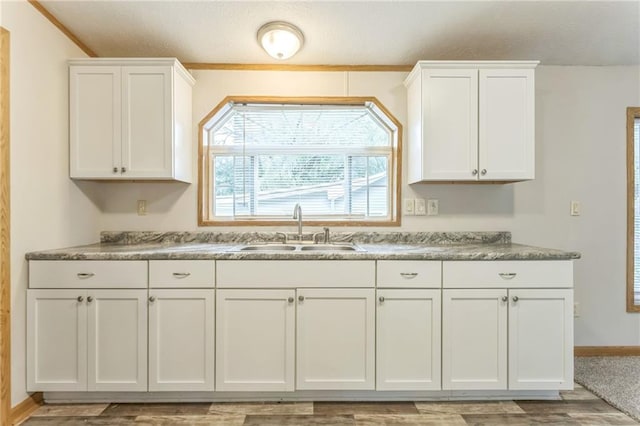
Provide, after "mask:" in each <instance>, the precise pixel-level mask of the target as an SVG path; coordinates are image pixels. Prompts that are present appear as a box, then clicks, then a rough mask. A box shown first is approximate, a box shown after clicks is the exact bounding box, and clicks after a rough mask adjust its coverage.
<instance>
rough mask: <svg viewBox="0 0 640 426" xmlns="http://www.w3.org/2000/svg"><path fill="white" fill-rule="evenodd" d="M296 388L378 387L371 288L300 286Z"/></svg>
mask: <svg viewBox="0 0 640 426" xmlns="http://www.w3.org/2000/svg"><path fill="white" fill-rule="evenodd" d="M297 303H298V321H297V326H298V327H297V332H296V333H297V339H296V343H297V374H296V378H297V379H296V388H297V389H303V390H306V389H326V390H331V389H336V390H338V389H344V390H352V389H374V387H375V380H374V374H375V367H374V365H375V364H374V362H375V359H374V358H375V334H374V333H375V306H374V290H373V289H303V290H298V302H297Z"/></svg>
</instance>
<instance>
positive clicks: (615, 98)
mask: <svg viewBox="0 0 640 426" xmlns="http://www.w3.org/2000/svg"><path fill="white" fill-rule="evenodd" d="M193 74H194V77H195V78H196V80H197V83H196V86H195V87H194V96H193V112H194V135H197V123H198V122H199V120H200V119H201V118H202V117H204V116H205V115H206V114H207V113H208V112H209V111H210V110H211V109H213V108H214V107H215V106H216V105H217V104H218V102H220V100H222V98H223V97H224V96H227V95H283V96H287V95H288V96H303V95H307V96H312V95H322V96H333V95H336V96H359V95H362V96H365V95H366V96H376V97H377V98H378V99H379V100H380V101H382V102H383V103H384V104H385V105H386V106H387V107H388V108H389V110H390V111H391V112H392V113H393V114H394V115H395V116H396V118H398V119H399V120H400V121H401V122H403V123H404V122H406V95H405V90H404V87H403V85H402V81H403V80H404V78H405V76H406V73H397V72H371V73H356V72H353V73H343V72H328V73H316V72H259V71H195V72H194V73H193ZM639 75H640V68H639V67H551V66H540V67H538V69H537V71H536V143H537V145H536V157H537V161H536V179H535V180H534V181H531V182H523V183H516V184H508V185H428V184H416V185H411V186H409V185H403V188H402V190H403V197H412V196H416V197H422V198H437V199H439V200H440V213H441V214H440V216H437V217H407V218H403V220H402V227H401V228H400V229H398V228H386V229H388V230H391V231H393V230H402V231H435V230H451V231H462V230H509V231H512V232H513V237H514V241H516V242H521V243H525V244H533V245H539V246H546V247H555V248H561V249H567V250H577V251H580V252H582V255H583V258H582V259H581V260H578V261H576V262H575V282H576V293H575V296H576V301H577V302H579V303H580V308H581V317H580V318H578V319H576V333H575V336H576V337H575V342H576V345H589V346H591V345H593V346H596V345H639V344H640V316H639V315H638V314H627V313H626V312H625V288H626V287H625V250H626V228H625V218H626V215H625V206H626V198H625V190H626V177H625V164H626V163H625V155H626V154H625V149H626V146H625V143H626V142H625V141H626V136H625V108H626V107H627V106H632V105H640V79H639ZM195 148H196V147H194V154H193V156H194V170H195V169H196V168H195V159H196V156H197V154H196V151H195ZM405 152H406V151H405ZM405 162H406V158H405ZM404 174H405V177H406V169H405V173H404ZM403 181H405V182H406V178H405V179H404V180H403ZM194 182H195V180H194ZM196 190H197V188H196V185H195V184H192V185H184V184H178V183H161V184H158V183H138V184H109V183H105V184H100V186H99V188H95V191H93V192H91V191H90V192H89V193H88V195H89V196H90V197H91V198H92V199H93V200H94V201H95V202H96V203H97V204H98V206H99V208H100V209H101V211H102V212H103V214H102V229H104V230H195V229H197V224H196ZM138 199H146V200H147V201H148V211H149V215H148V216H137V215H136V214H135V206H136V200H138ZM571 200H578V201H580V202H581V203H582V209H583V212H582V216H580V217H571V216H569V203H570V201H571ZM229 229H230V228H203V230H229ZM237 229H238V228H236V230H237ZM265 229H273V228H265ZM283 229H286V227H283ZM290 229H293V228H290ZM378 229H379V228H378Z"/></svg>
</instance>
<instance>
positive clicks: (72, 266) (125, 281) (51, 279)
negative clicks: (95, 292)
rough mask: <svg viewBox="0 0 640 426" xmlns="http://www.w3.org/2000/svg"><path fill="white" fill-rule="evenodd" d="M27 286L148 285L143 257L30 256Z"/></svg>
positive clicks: (112, 286)
mask: <svg viewBox="0 0 640 426" xmlns="http://www.w3.org/2000/svg"><path fill="white" fill-rule="evenodd" d="M29 287H30V288H147V261H146V260H32V261H30V262H29Z"/></svg>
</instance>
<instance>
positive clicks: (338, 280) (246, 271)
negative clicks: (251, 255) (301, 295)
mask: <svg viewBox="0 0 640 426" xmlns="http://www.w3.org/2000/svg"><path fill="white" fill-rule="evenodd" d="M216 263H217V264H216V285H217V287H219V288H242V287H249V288H269V287H270V288H292V287H374V286H375V282H376V277H375V273H376V265H375V261H374V260H315V261H314V260H219V261H217V262H216Z"/></svg>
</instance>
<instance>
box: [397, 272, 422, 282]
mask: <svg viewBox="0 0 640 426" xmlns="http://www.w3.org/2000/svg"><path fill="white" fill-rule="evenodd" d="M400 276H401V277H402V278H406V279H408V280H410V279H413V278H415V277H417V276H418V273H417V272H400Z"/></svg>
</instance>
